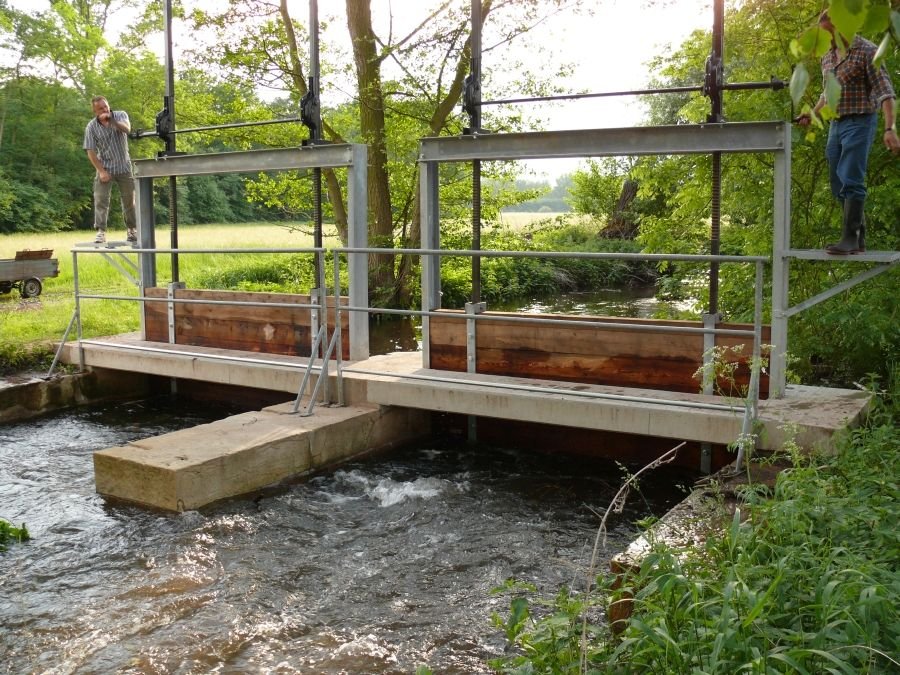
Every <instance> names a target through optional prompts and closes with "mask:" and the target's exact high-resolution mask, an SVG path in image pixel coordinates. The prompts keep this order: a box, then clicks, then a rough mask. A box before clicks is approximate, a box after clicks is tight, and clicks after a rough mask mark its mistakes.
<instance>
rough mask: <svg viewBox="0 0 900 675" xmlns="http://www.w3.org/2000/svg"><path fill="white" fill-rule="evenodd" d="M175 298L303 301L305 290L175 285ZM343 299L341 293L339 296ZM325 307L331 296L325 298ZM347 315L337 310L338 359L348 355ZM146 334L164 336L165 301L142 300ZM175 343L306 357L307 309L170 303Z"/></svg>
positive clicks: (159, 294)
mask: <svg viewBox="0 0 900 675" xmlns="http://www.w3.org/2000/svg"><path fill="white" fill-rule="evenodd" d="M145 296H146V297H148V298H163V299H164V298H166V297H167V295H166V289H165V288H147V289H145ZM175 298H176V299H179V300H217V301H231V302H267V303H280V304H283V303H297V304H308V303H309V296H308V295H295V294H285V293H251V292H234V291H210V290H194V289H179V290H176V292H175ZM341 301H342V304H347V301H346V298H342V299H341ZM327 304H328V307H331V308H333V307H334V299H333V298H331V297H329V298H328V303H327ZM349 325H350V318H349V315H348V313H347V312H344V313H343V314H342V315H341V330H342V334H341V342H342V352H341V358H344V359H349V358H350V340H349ZM144 331H145V338H146V339H147V340H152V341H155V342H168V341H169V321H168V307H167V304H166V303H165V302H147V303H144ZM333 331H334V312H333V311H329V312H328V334H329V336H330V335H331V334H332V332H333ZM175 342H176V343H177V344H185V345H197V346H201V347H219V348H222V349H236V350H242V351H252V352H260V353H264V354H288V355H291V356H309V354H310V348H311V345H312V334H311V330H310V310H309V309H308V308H303V307H298V308H296V309H294V308H290V307H255V306H253V307H250V306H246V305H208V304H184V303H178V304H176V305H175Z"/></svg>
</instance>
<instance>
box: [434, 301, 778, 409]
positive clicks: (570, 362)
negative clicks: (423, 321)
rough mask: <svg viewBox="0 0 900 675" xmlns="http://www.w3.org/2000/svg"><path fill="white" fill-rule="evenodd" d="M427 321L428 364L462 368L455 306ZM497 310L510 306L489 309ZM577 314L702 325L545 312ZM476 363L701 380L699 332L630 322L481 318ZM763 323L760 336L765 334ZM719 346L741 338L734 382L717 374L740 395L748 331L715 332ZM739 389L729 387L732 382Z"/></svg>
mask: <svg viewBox="0 0 900 675" xmlns="http://www.w3.org/2000/svg"><path fill="white" fill-rule="evenodd" d="M446 314H447V316H446V317H444V316H439V317H433V318H432V321H431V322H430V349H431V363H430V367H432V368H437V369H442V370H452V371H465V370H466V367H467V364H466V328H465V321H464V320H461V319H460V318H458V317H460V316H463V314H462V313H461V312H458V311H456V312H453V311H448V312H446ZM491 314H495V315H498V316H509V314H505V315H504V314H500V313H491ZM543 316H544V317H545V318H561V319H566V320H575V321H598V322H602V323H624V324H630V325H641V326H654V325H660V326H682V327H702V324H701V323H699V322H696V321H672V320H661V321H654V320H652V319H630V318H619V317H585V316H581V315H579V316H568V315H552V317H550V315H543ZM719 327H720V328H730V329H738V330H750V329H751V328H752V327H751V326H748V325H745V324H731V323H729V324H719ZM476 330H477V334H476V339H477V345H478V350H477V360H476V363H477V366H476V367H477V371H478V372H480V373H489V374H495V375H512V376H520V377H534V378H539V379H549V380H563V381H569V382H584V383H588V384H605V385H611V386H626V387H640V388H648V389H663V390H667V391H680V392H697V391H698V390H699V389H700V384H701V383H700V381H699V380H698V379H696V378H694V373H695V372H696V371H697V369H698V368H700V366H701V364H702V356H703V336H702V334H699V333H697V334H688V333H664V332H652V331H643V330H640V331H639V330H629V329H628V328H609V329H603V328H599V327H596V326H585V327H584V328H580V327H577V326H557V325H547V324H544V325H542V326H539V327H537V326H535V325H533V324H526V323H521V322H503V321H493V320H492V321H481V322H479V323H478V325H477V326H476ZM769 334H770V333H769V329H768V327H767V326H766V327H764V331H763V340H764V341H766V340H768V336H769ZM716 343H717V344H718V345H722V346H729V347H730V346H735V345H739V344H744V345H745V347H744V353H743V354H741V355H728V358H727V360H728V361H729V362H737V363H738V364H739V365H738V368H737V370H736V372H735V376H734V383H731V382H729V381H727V380H725V379H720V381H719V382H718V383H717V384H718V386H719V389H720V391H721V393H724V394H726V395H729V396H737V395H740V390H739V389H740V388H741V387H744V388H746V386H747V385H748V384H749V379H750V373H749V367H748V366H747V361H748V360H749V357H750V355H751V353H752V338H749V337H748V338H744V337H741V336H717V338H716ZM735 386H736V387H738V390H734V387H735ZM760 392H761V396H762V397H765V396H767V395H768V377H767V376H765V375H764V376H763V377H762V378H761V381H760Z"/></svg>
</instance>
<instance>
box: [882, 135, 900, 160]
mask: <svg viewBox="0 0 900 675" xmlns="http://www.w3.org/2000/svg"><path fill="white" fill-rule="evenodd" d="M884 147H886V148H887V149H888V150H890V151H891V154H893V155H894V156H895V157H896V156H900V138H898V137H897V130H896V129H886V130H885V132H884Z"/></svg>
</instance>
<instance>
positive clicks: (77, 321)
mask: <svg viewBox="0 0 900 675" xmlns="http://www.w3.org/2000/svg"><path fill="white" fill-rule="evenodd" d="M176 252H177V253H178V254H188V255H190V254H235V253H240V254H247V253H261V254H309V255H314V256H316V263H317V266H316V269H318V270H319V271H320V278H319V279H318V280H317V283H318V284H319V288H316V289H312V290H311V295H312V296H313V300H314V301H313V302H310V303H280V302H256V301H249V300H207V299H191V298H176V297H174V294H173V293H172V292H171V290H170V292H169V294H168V297H164V298H163V297H160V298H151V297H146V296H144V295H143V294H141V295H138V296H130V295H120V294H113V293H107V294H103V293H85V292H83V291H82V290H81V288H80V280H79V273H78V257H79V255H84V254H108V253H109V251H108V250H107V249H103V248H87V247H84V248H75V249H73V250H72V254H73V270H74V287H75V310H74V313H73V316H72V320H71V321H70V323H69V326H68V327H67V329H66V333H65V335H64V336H63V341H62V343H60V348H59V349H58V350H57V354H56V357H55V358H54V362H53V365H52V366H51V371H50V373H51V374H52V372H53V369H54V368H55V366H56V364H57V363H58V360H59V357H60V354H61V351H62V348H63V346H64V345H65V342H66V340H67V339H68V336H69V334H70V332H71V330H72V329H73V327H74V328H75V329H76V337H77V340H78V342H79V345H80V352H79V363H80V365H81V367H82V368H84V351H83V347H81V345H84V344H89V343H93V342H94V341H86V340H84V338H83V332H82V325H81V303H82V301H84V300H112V301H137V302H139V303H142V304H146V303H154V302H155V303H165V304H166V305H167V307H168V308H169V316H170V325H171V324H173V323H174V307H175V306H176V305H178V304H183V305H191V304H197V305H214V306H215V305H223V306H251V307H266V308H290V309H306V310H309V311H310V313H311V318H310V323H311V327H312V331H311V334H312V339H311V342H312V344H311V347H310V358H309V361H308V363H307V364H306V367H305V372H304V375H303V377H302V381H301V383H300V385H299V387H298V391H297V396H296V400H295V402H294V407H293V411H294V412H295V413H296V412H299V409H300V402H301V399H302V397H303V396H304V395H305V393H306V389H307V387H308V385H309V379H310V377H311V375H312V373H313V372H317V373H318V378H317V380H316V383H315V385H314V388H313V390H312V392H311V394H310V398H309V403H308V405H307V407H306V410H305V411H304V412H303V413H302V414H303V415H310V414H312V412H313V409H314V407H315V405H316V401H318V400H319V396H320V394H321V396H322V399H323V400H325V401H328V400H329V395H328V389H327V388H328V378H329V364H330V361H331V359H332V356H333V357H334V360H335V366H336V382H337V387H336V389H337V404H338V405H343V404H344V392H343V374H344V373H345V372H348V373H357V374H372V375H384V372H379V371H374V370H367V369H365V368H359V367H353V366H351V367H349V368H347V367H345V366H344V363H343V356H342V348H341V346H340V345H341V340H342V318H343V317H342V315H343V313H344V312H347V313H348V314H351V315H352V313H354V312H356V313H365V314H367V315H376V314H382V315H395V316H403V317H417V318H420V319H422V320H423V333H424V336H423V337H424V339H423V355H424V357H425V358H426V360H427V359H428V357H429V353H428V350H429V342H430V339H429V334H428V319H429V318H431V317H441V318H445V319H451V320H459V321H465V322H466V325H467V340H466V363H467V372H469V373H475V372H477V359H476V354H477V337H476V331H475V325H476V323H477V322H478V321H488V322H491V321H495V322H505V323H521V324H530V325H534V324H539V325H540V324H543V325H556V326H569V327H578V328H594V329H597V330H613V329H623V328H626V329H628V330H630V331H638V332H640V331H647V332H656V333H673V334H674V333H684V334H702V335H704V336H716V335H723V336H731V337H747V338H752V339H753V351H752V357H751V358H752V361H751V376H750V382H749V387H748V391H747V395H746V398H745V399H744V401H743V408H744V411H743V413H744V419H743V422H742V427H741V429H742V430H741V436H740V438H739V439H738V458H737V461H736V464H737V465H738V466H740V465H741V463H742V461H743V459H744V457H745V456H746V455H747V454H748V453H749V452H750V451H752V447H753V443H754V438H753V436H752V429H753V425H754V423H755V421H756V419H757V417H758V402H759V380H760V377H759V363H760V359H761V347H762V314H763V286H764V284H763V282H764V278H763V275H764V266H765V265H766V264H767V263H768V262H769V260H768V259H767V258H764V257H762V256H726V255H717V256H713V255H689V254H642V253H585V252H565V251H492V250H467V249H449V250H436V249H417V248H399V249H384V248H373V247H338V248H332V249H330V250H328V249H325V248H314V247H309V248H240V249H225V248H201V249H171V248H165V249H157V248H129V249H127V250H126V253H133V254H146V255H163V254H172V253H176ZM329 253H330V254H331V256H332V257H333V275H334V276H333V279H332V290H331V295H332V297H333V299H334V331H333V333H332V335H331V336H330V339H329V335H328V330H327V325H328V307H327V297H328V293H327V290H326V289H325V280H324V269H325V256H326V255H327V254H329ZM386 254H390V255H414V256H422V257H428V258H430V259H432V260H435V261H438V262H439V261H440V259H442V258H451V257H479V258H543V259H582V260H584V259H587V260H596V261H603V260H624V261H635V262H638V261H640V262H686V263H710V262H716V263H722V264H753V265H755V268H756V274H755V277H756V283H755V289H754V290H755V293H754V319H753V325H752V329H750V330H747V329H736V328H717V327H715V325H704V326H703V327H699V326H698V327H695V326H673V325H659V324H636V323H625V322H618V321H610V320H608V319H605V320H603V321H596V320H591V319H583V320H581V319H579V320H574V319H560V318H553V317H546V316H541V315H529V316H509V315H496V314H486V313H484V311H485V309H486V308H485V306H484V303H478V306H476V305H473V304H472V303H467V304H466V310H465V312H462V313H459V314H456V313H448V312H446V311H442V310H441V308H440V307H429V301H428V297H427V296H426V294H425V293H424V292H423V301H422V307H423V308H422V309H421V310H412V309H391V308H379V307H371V306H369V305H368V303H367V304H366V305H364V306H360V305H351V304H342V297H341V279H340V269H341V258H342V257H347V259H348V260H349V257H350V256H363V257H368V256H370V255H386ZM106 257H107V258H108V255H106ZM116 267H120V266H119V265H116ZM348 267H350V266H349V265H348ZM126 276H128V275H126ZM320 289H321V290H320ZM350 337H351V340H352V339H353V334H352V333H351V336H350ZM170 342H174V336H171V338H170ZM135 349H139V350H146V349H149V348H147V347H135ZM323 351H324V353H322V352H323ZM366 352H367V347H366ZM320 353H321V365H316V360H317V357H318V356H320ZM702 357H703V359H704V363H706V362H707V360H708V358H710V357H709V354H708V353H707V352H706V351H705V352H704V354H703V355H702ZM242 360H247V361H250V362H258V363H266V360H265V359H242ZM282 365H283V364H282ZM396 375H397V376H398V377H401V378H407V379H414V380H423V381H431V382H440V383H447V384H454V385H463V386H466V385H468V386H480V387H485V386H487V387H493V388H497V389H503V390H510V391H529V392H547V391H553V392H554V393H557V394H560V393H564V394H565V395H566V396H574V397H583V398H590V399H597V400H601V399H602V400H615V401H621V402H641V403H649V404H658V405H667V406H676V407H685V408H695V409H705V410H711V411H720V412H723V411H727V412H734V411H735V410H736V406H735V405H734V404H732V403H713V402H708V401H696V402H691V401H685V400H683V399H677V398H666V397H665V396H660V397H653V398H644V397H637V396H629V395H624V394H614V393H603V392H591V391H580V390H571V389H566V390H560V389H553V388H550V387H548V386H542V385H541V384H538V383H535V384H514V383H509V382H502V381H487V380H479V381H477V382H476V381H473V380H471V379H464V378H460V377H452V376H445V375H429V374H421V373H416V374H410V373H406V374H404V373H396Z"/></svg>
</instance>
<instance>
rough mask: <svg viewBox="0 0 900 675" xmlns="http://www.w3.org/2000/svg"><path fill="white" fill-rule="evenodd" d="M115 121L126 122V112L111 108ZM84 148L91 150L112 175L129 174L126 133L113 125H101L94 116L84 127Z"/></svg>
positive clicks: (129, 163) (129, 159)
mask: <svg viewBox="0 0 900 675" xmlns="http://www.w3.org/2000/svg"><path fill="white" fill-rule="evenodd" d="M112 118H113V120H115V121H116V122H128V113H126V112H124V111H122V110H113V111H112ZM83 147H84V149H85V150H93V151H94V152H96V153H97V156H98V157H99V158H100V163H101V164H102V165H103V168H104V169H106V170H107V171H108V172H109V173H111V174H112V175H114V176H121V175H123V174H128V175H130V174H131V157H130V156H129V155H128V134H126V133H125V132H124V131H120V130H119V129H117V128H115V127H113V126H112V125H109V126H103V125H102V124H100V122H99V120H98V119H97V118H96V117H95V118H93V119H92V120H91V121H90V122H88V123H87V126H86V127H85V128H84V146H83Z"/></svg>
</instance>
